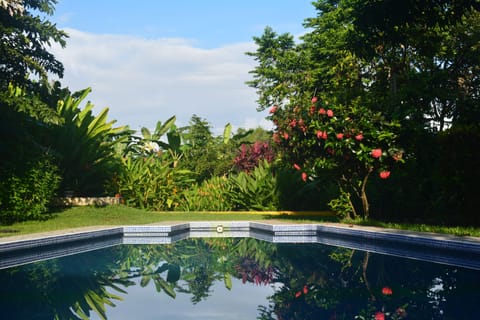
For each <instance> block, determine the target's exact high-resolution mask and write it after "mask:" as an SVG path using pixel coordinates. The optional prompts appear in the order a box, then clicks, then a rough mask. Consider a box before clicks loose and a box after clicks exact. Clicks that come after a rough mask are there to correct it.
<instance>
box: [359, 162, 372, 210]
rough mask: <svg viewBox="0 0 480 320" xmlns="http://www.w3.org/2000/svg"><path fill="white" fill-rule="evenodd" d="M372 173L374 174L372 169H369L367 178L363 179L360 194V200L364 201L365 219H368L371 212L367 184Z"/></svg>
mask: <svg viewBox="0 0 480 320" xmlns="http://www.w3.org/2000/svg"><path fill="white" fill-rule="evenodd" d="M370 173H372V169H369V170H368V172H367V174H366V175H365V178H363V181H362V188H361V191H360V192H361V193H360V198H361V199H362V206H363V217H364V218H365V219H368V214H369V210H370V205H369V204H368V198H367V190H366V189H367V182H368V177H369V176H370Z"/></svg>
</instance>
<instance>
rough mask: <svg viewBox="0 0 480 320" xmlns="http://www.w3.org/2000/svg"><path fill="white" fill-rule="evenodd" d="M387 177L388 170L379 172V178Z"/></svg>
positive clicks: (388, 175) (388, 174)
mask: <svg viewBox="0 0 480 320" xmlns="http://www.w3.org/2000/svg"><path fill="white" fill-rule="evenodd" d="M388 177H390V171H388V170H384V171H380V178H382V179H388ZM383 289H385V288H383ZM383 289H382V293H383ZM383 294H385V293H383ZM390 294H391V293H390Z"/></svg>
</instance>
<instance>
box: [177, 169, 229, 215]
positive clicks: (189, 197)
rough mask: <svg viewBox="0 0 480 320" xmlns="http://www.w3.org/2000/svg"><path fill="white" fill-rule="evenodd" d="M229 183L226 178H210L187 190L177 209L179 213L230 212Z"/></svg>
mask: <svg viewBox="0 0 480 320" xmlns="http://www.w3.org/2000/svg"><path fill="white" fill-rule="evenodd" d="M230 188H231V185H230V182H229V179H228V178H227V177H226V176H222V177H212V178H210V179H208V180H205V181H203V182H202V183H201V184H195V185H194V186H192V187H190V188H187V189H186V190H184V191H183V193H182V200H181V201H180V204H179V206H178V207H177V209H178V210H180V211H231V210H232V209H233V206H232V203H231V202H230V198H229V197H228V195H229V194H230V192H231V191H230Z"/></svg>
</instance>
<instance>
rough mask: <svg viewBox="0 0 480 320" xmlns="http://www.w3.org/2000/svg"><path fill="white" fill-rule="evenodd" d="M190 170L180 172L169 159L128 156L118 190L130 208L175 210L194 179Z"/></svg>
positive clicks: (119, 178)
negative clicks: (182, 192) (183, 192)
mask: <svg viewBox="0 0 480 320" xmlns="http://www.w3.org/2000/svg"><path fill="white" fill-rule="evenodd" d="M191 176H192V173H191V172H190V171H189V170H182V169H178V168H177V167H175V166H174V161H173V160H172V159H169V158H168V157H164V158H162V157H159V156H156V155H151V156H148V157H136V158H133V157H128V158H125V159H124V168H123V172H122V173H121V174H120V175H119V177H118V181H117V183H118V190H119V193H121V194H122V197H123V199H124V200H125V202H126V204H127V205H129V206H133V207H137V208H142V209H148V210H158V211H162V210H174V209H175V208H176V207H177V206H178V205H179V203H180V194H181V191H182V190H184V189H185V188H186V186H187V184H190V183H192V182H193V181H194V180H193V179H192V178H191Z"/></svg>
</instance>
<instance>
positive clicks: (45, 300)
mask: <svg viewBox="0 0 480 320" xmlns="http://www.w3.org/2000/svg"><path fill="white" fill-rule="evenodd" d="M2 258H4V257H2V256H0V260H1V259H2ZM5 259H6V258H5ZM0 284H1V286H0V308H1V310H2V311H1V314H2V319H105V318H106V319H262V320H270V319H278V320H280V319H302V320H305V319H476V318H479V311H478V303H479V302H480V292H479V289H478V285H479V284H480V271H479V270H478V269H477V268H475V267H473V268H470V267H465V266H458V265H454V264H452V263H449V264H443V263H442V264H441V263H432V262H428V261H422V260H419V259H417V258H416V259H407V258H400V257H396V256H392V255H384V254H378V253H373V252H367V251H362V250H359V249H352V248H350V249H349V248H345V247H337V246H331V245H325V244H320V243H285V242H284V243H272V242H268V241H263V240H258V239H253V238H248V237H245V238H229V237H222V238H189V239H183V240H180V241H177V242H174V243H170V244H156V245H153V244H152V245H145V244H143V245H132V244H129V245H125V244H123V245H112V246H109V247H106V248H102V249H98V250H93V251H89V252H84V253H79V254H74V255H69V256H65V257H60V258H54V259H49V260H45V261H40V262H36V263H28V264H24V265H21V266H15V267H9V268H4V269H2V270H0ZM382 317H383V318H382Z"/></svg>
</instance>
